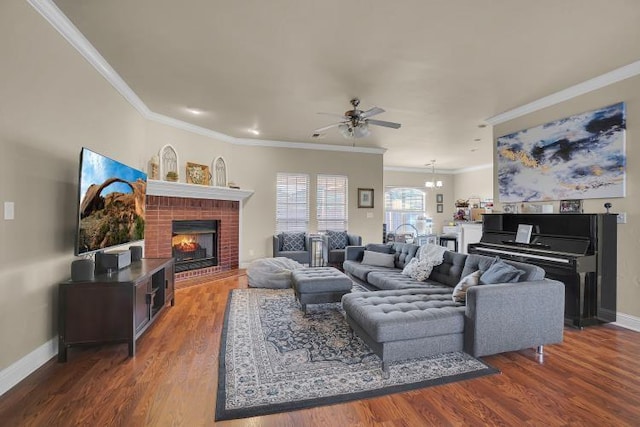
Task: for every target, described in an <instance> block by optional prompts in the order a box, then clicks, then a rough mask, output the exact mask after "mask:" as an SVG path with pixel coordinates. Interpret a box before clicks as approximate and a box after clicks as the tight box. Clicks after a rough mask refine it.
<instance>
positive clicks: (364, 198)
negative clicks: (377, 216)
mask: <svg viewBox="0 0 640 427" xmlns="http://www.w3.org/2000/svg"><path fill="white" fill-rule="evenodd" d="M358 207H359V208H372V207H373V188H358Z"/></svg>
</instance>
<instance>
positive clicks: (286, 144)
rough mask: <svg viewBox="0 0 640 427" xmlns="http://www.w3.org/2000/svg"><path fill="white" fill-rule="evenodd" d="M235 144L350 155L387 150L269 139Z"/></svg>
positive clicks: (243, 140) (247, 140)
mask: <svg viewBox="0 0 640 427" xmlns="http://www.w3.org/2000/svg"><path fill="white" fill-rule="evenodd" d="M234 144H238V145H251V146H257V147H276V148H300V149H303V150H322V151H343V152H349V153H366V154H384V153H386V151H387V149H386V148H380V147H355V146H349V145H331V144H314V143H310V142H290V141H273V140H268V139H251V138H235V142H234Z"/></svg>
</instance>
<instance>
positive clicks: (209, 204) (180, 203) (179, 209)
mask: <svg viewBox="0 0 640 427" xmlns="http://www.w3.org/2000/svg"><path fill="white" fill-rule="evenodd" d="M240 203H241V202H239V201H236V200H215V199H200V198H193V197H173V196H154V195H147V203H146V224H145V257H147V258H165V257H166V258H168V257H171V256H172V253H171V252H172V244H171V239H172V222H173V221H185V220H219V221H220V222H219V229H218V233H219V247H218V265H216V266H212V267H205V268H200V269H196V270H189V271H184V272H179V273H176V275H175V279H176V281H180V280H185V279H190V278H195V277H200V276H208V275H213V274H217V273H221V272H224V271H228V270H234V269H237V268H238V264H239V261H238V259H239V216H240Z"/></svg>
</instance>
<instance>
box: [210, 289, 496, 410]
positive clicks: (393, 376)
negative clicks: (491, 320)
mask: <svg viewBox="0 0 640 427" xmlns="http://www.w3.org/2000/svg"><path fill="white" fill-rule="evenodd" d="M361 290H364V289H362V288H359V287H357V285H356V286H355V287H354V291H361ZM496 372H498V371H497V370H495V369H493V368H491V367H489V366H487V365H486V364H484V363H483V362H481V361H479V360H477V359H474V358H473V357H471V356H469V355H468V354H466V353H463V352H459V353H448V354H442V355H437V356H432V357H428V358H422V359H414V360H410V361H406V362H398V363H393V364H390V368H389V373H390V375H389V378H384V377H383V376H382V372H381V363H380V359H379V358H378V356H376V355H375V354H373V353H372V352H371V351H370V350H369V348H368V347H367V345H366V344H365V343H364V342H363V341H361V340H360V339H359V338H358V337H357V336H356V335H355V334H353V333H352V331H351V330H350V328H349V326H348V324H347V322H346V320H345V318H344V312H343V311H342V309H341V306H340V304H318V305H309V306H308V313H307V315H305V314H304V313H303V312H302V311H301V310H300V306H299V305H298V303H297V302H296V300H295V297H294V294H293V291H292V290H291V289H235V290H233V291H232V292H231V294H230V295H229V302H228V306H227V311H226V314H225V325H224V330H223V333H222V344H221V348H220V371H219V375H218V377H219V383H218V398H217V404H216V420H228V419H235V418H245V417H252V416H257V415H265V414H272V413H277V412H284V411H291V410H296V409H302V408H309V407H313V406H321V405H329V404H333V403H339V402H346V401H349V400H356V399H364V398H369V397H374V396H380V395H383V394H389V393H395V392H401V391H406V390H411V389H416V388H422V387H428V386H432V385H438V384H445V383H449V382H453V381H459V380H464V379H471V378H477V377H479V376H483V375H488V374H492V373H496Z"/></svg>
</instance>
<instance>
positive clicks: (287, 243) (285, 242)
mask: <svg viewBox="0 0 640 427" xmlns="http://www.w3.org/2000/svg"><path fill="white" fill-rule="evenodd" d="M304 238H305V233H282V250H283V251H304Z"/></svg>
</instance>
